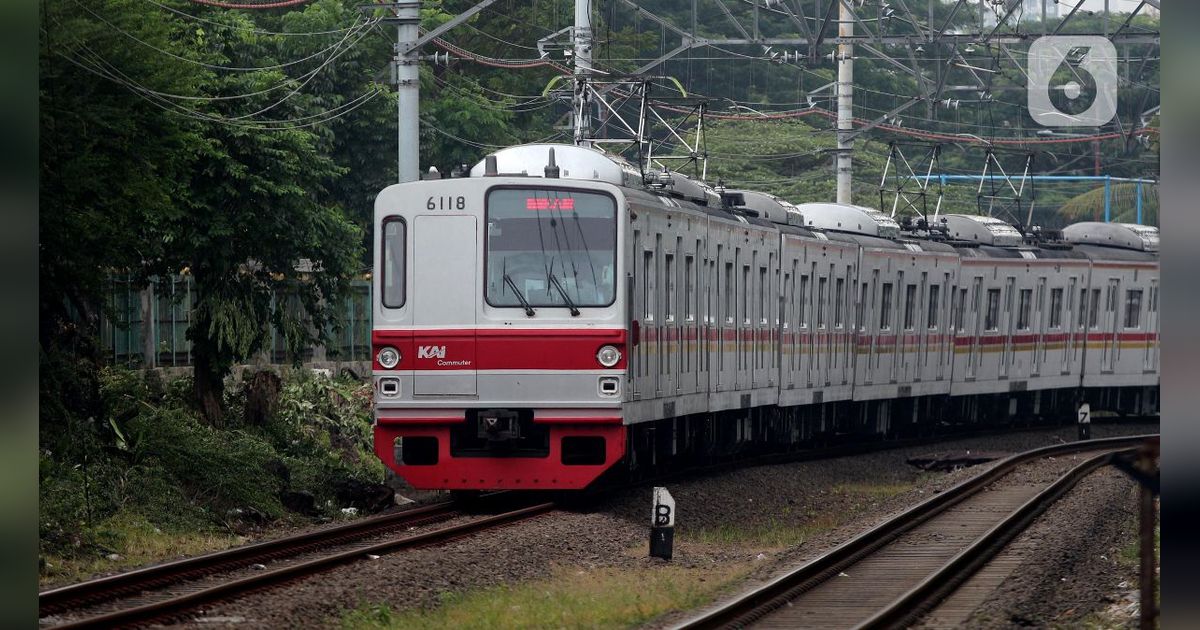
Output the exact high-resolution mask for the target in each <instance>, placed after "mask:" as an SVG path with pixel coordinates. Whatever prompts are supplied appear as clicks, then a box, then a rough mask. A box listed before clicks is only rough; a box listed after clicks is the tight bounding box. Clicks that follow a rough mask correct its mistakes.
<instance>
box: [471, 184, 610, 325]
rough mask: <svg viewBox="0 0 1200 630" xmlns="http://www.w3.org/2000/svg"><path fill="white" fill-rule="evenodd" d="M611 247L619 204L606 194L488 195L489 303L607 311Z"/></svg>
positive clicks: (512, 191) (507, 191)
mask: <svg viewBox="0 0 1200 630" xmlns="http://www.w3.org/2000/svg"><path fill="white" fill-rule="evenodd" d="M616 244H617V205H616V202H615V201H614V200H613V198H612V197H610V196H608V195H605V194H601V193H593V192H583V191H570V190H549V189H534V188H519V189H518V188H499V189H494V190H492V191H490V192H489V193H488V196H487V251H486V260H487V262H486V266H487V302H488V304H491V305H492V306H505V307H509V306H511V307H522V306H524V305H525V304H528V305H529V306H532V307H538V306H546V307H567V306H574V307H579V308H586V307H602V306H609V305H611V304H612V303H613V300H614V298H615V295H616V293H615V287H614V278H615V275H616V265H617V247H616ZM518 291H519V292H520V294H519V295H518V293H517V292H518ZM523 302H524V303H523Z"/></svg>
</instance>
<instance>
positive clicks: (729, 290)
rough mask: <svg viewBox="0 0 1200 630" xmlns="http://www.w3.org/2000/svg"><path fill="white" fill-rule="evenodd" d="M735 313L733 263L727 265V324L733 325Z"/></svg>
mask: <svg viewBox="0 0 1200 630" xmlns="http://www.w3.org/2000/svg"><path fill="white" fill-rule="evenodd" d="M733 318H734V312H733V263H731V262H727V263H725V323H726V324H732V323H733Z"/></svg>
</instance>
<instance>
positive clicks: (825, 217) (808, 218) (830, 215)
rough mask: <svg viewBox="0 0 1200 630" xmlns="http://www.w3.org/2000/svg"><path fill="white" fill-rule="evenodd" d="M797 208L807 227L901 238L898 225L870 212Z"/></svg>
mask: <svg viewBox="0 0 1200 630" xmlns="http://www.w3.org/2000/svg"><path fill="white" fill-rule="evenodd" d="M796 208H797V209H798V210H799V211H800V214H801V215H803V217H804V224H805V225H806V226H808V227H813V228H817V229H821V230H829V231H836V232H849V233H853V234H859V235H863V236H877V237H881V238H899V237H900V224H899V223H896V220H895V219H893V218H891V217H890V216H888V215H886V214H884V213H882V212H880V211H878V210H875V209H873V208H867V207H864V206H856V205H852V204H848V203H822V202H816V203H802V204H800V205H798V206H796Z"/></svg>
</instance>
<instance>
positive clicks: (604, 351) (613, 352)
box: [596, 346, 621, 367]
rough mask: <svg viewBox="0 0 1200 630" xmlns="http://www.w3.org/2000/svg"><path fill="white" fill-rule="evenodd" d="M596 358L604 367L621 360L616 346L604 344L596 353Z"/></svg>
mask: <svg viewBox="0 0 1200 630" xmlns="http://www.w3.org/2000/svg"><path fill="white" fill-rule="evenodd" d="M596 360H597V361H599V362H600V365H603V366H604V367H612V366H614V365H616V364H617V363H618V362H620V361H621V351H620V350H618V349H617V347H616V346H604V347H603V348H600V351H599V352H597V353H596Z"/></svg>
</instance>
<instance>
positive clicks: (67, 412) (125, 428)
mask: <svg viewBox="0 0 1200 630" xmlns="http://www.w3.org/2000/svg"><path fill="white" fill-rule="evenodd" d="M88 367H89V366H80V365H73V364H70V363H63V362H61V361H59V362H56V361H55V360H54V359H52V358H47V357H43V362H42V369H43V383H44V389H43V397H42V398H43V416H42V429H41V457H40V477H41V479H40V486H39V490H40V506H39V512H40V514H39V517H40V518H39V526H40V527H39V529H40V534H41V552H42V554H43V557H46V556H51V557H54V558H56V559H63V558H73V557H89V556H90V557H99V556H103V555H106V554H110V553H115V552H118V551H121V550H122V549H123V546H122V543H123V541H122V537H123V535H125V534H128V532H127V531H126V530H127V526H129V524H130V523H135V524H137V525H136V526H137V527H149V528H151V529H153V530H154V531H155V532H162V531H165V532H168V533H179V534H188V535H191V534H197V533H214V532H216V533H229V534H233V533H238V532H242V531H243V530H245V529H246V528H247V527H249V526H253V525H261V524H264V523H267V522H270V521H275V520H278V519H281V518H291V517H294V515H292V514H290V513H289V512H288V511H287V510H286V509H285V508H284V506H283V503H282V502H281V497H282V496H283V493H285V492H288V491H292V492H305V493H310V494H311V495H313V497H315V506H316V508H317V510H318V511H319V512H323V513H325V514H327V515H334V514H337V513H338V511H339V508H340V507H342V506H340V505H338V504H337V502H336V499H335V496H336V493H335V488H336V487H337V485H338V484H339V483H345V482H346V481H348V480H355V481H360V482H380V481H382V479H383V471H384V469H383V466H382V464H381V463H380V462H379V460H378V459H377V458H376V457H375V456H374V454H373V453H372V452H371V416H370V400H371V398H370V396H371V387H370V385H369V384H363V383H359V382H357V381H354V380H350V379H331V378H328V377H323V376H318V375H314V374H312V372H310V371H307V370H297V371H292V372H290V373H286V374H285V376H284V378H283V384H282V388H281V390H280V393H279V399H278V402H277V403H276V405H275V406H274V413H272V414H270V415H269V417H267V418H266V419H265V421H264V422H263V423H262V424H261V425H250V424H247V423H246V422H245V421H244V420H243V419H242V414H241V413H240V412H241V409H242V405H243V404H244V400H245V391H244V389H243V387H242V386H241V385H238V386H234V387H230V388H229V390H228V391H227V393H226V405H227V408H228V410H229V413H228V416H227V418H228V422H227V426H225V427H224V428H214V427H212V426H209V425H208V424H206V423H204V421H203V420H202V419H201V416H200V414H199V413H198V412H197V411H196V410H195V409H194V408H193V406H192V404H191V402H190V401H191V397H190V392H191V387H190V382H189V381H190V379H177V380H174V381H171V382H166V383H164V382H162V381H161V380H160V379H159V378H158V377H157V375H156V374H155V373H152V372H140V371H132V370H125V369H118V368H101V369H100V370H98V371H95V372H93V371H92V370H89V369H87V368H88ZM89 373H91V374H98V382H97V381H96V379H95V377H93V380H91V381H88V379H87V375H88V374H89ZM51 393H53V394H54V396H53V397H51V396H48V394H51ZM129 535H133V534H129Z"/></svg>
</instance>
